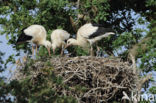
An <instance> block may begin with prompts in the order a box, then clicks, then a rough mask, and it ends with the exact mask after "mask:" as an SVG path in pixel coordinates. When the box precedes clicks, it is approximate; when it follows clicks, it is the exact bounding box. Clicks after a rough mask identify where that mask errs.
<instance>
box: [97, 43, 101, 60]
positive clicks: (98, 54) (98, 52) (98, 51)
mask: <svg viewBox="0 0 156 103" xmlns="http://www.w3.org/2000/svg"><path fill="white" fill-rule="evenodd" d="M96 48H97V51H96V56H97V57H100V56H101V53H100V47H99V46H97V45H96Z"/></svg>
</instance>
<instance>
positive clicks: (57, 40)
mask: <svg viewBox="0 0 156 103" xmlns="http://www.w3.org/2000/svg"><path fill="white" fill-rule="evenodd" d="M69 37H70V34H69V33H68V32H67V31H65V30H62V29H56V30H54V31H53V32H52V33H51V41H52V49H53V53H54V54H55V49H56V48H62V49H61V55H63V51H64V48H65V46H66V43H65V40H67V39H69Z"/></svg>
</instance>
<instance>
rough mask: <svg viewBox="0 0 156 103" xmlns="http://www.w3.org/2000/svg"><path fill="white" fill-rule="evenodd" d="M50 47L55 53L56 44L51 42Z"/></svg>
mask: <svg viewBox="0 0 156 103" xmlns="http://www.w3.org/2000/svg"><path fill="white" fill-rule="evenodd" d="M51 46H52V49H53V54H55V50H56V45H55V44H54V43H52V45H51Z"/></svg>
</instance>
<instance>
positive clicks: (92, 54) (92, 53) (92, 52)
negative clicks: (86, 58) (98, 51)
mask: <svg viewBox="0 0 156 103" xmlns="http://www.w3.org/2000/svg"><path fill="white" fill-rule="evenodd" d="M90 52H91V56H94V51H93V46H92V45H91V50H90Z"/></svg>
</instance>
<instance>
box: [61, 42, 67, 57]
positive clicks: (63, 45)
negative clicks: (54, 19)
mask: <svg viewBox="0 0 156 103" xmlns="http://www.w3.org/2000/svg"><path fill="white" fill-rule="evenodd" d="M65 45H66V44H65V43H64V42H63V43H62V49H61V56H63V54H64V48H65Z"/></svg>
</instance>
